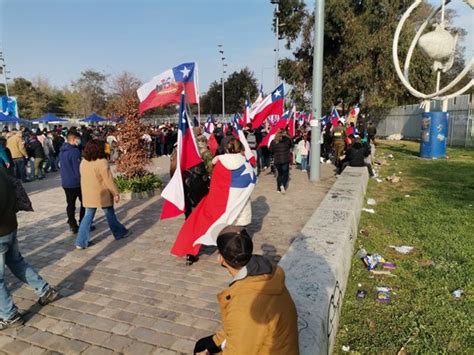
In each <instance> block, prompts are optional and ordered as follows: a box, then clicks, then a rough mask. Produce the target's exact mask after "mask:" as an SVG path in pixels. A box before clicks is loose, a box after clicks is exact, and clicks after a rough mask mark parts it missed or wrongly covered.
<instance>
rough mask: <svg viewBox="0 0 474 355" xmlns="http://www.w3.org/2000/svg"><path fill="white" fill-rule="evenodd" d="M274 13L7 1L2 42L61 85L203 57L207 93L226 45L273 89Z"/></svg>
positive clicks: (0, 25) (200, 0)
mask: <svg viewBox="0 0 474 355" xmlns="http://www.w3.org/2000/svg"><path fill="white" fill-rule="evenodd" d="M344 1H345V0H344ZM430 2H431V3H439V1H435V0H430ZM307 3H308V4H309V6H313V4H314V1H311V0H310V1H307ZM454 3H455V4H454V5H455V7H456V8H460V9H462V10H463V11H462V13H463V15H462V16H461V17H460V18H458V19H457V20H456V23H459V24H461V23H462V24H464V25H470V27H471V28H472V25H473V23H474V21H473V17H472V16H473V15H472V14H470V12H471V13H472V12H473V10H469V8H468V7H467V6H466V5H465V4H464V3H463V2H462V1H461V0H454ZM272 11H273V5H272V4H270V1H269V0H186V1H185V0H96V1H92V0H0V38H1V43H0V47H3V50H4V52H5V57H6V61H7V65H8V69H9V70H10V71H11V74H10V76H11V77H16V76H23V77H26V78H29V79H32V78H34V77H37V76H41V77H45V78H48V79H49V80H50V82H51V83H53V84H54V85H58V86H62V85H65V84H68V83H70V81H71V80H74V79H77V78H78V76H79V74H80V72H81V71H82V70H85V69H88V68H93V69H96V70H99V71H103V72H105V73H108V74H116V73H120V72H122V71H124V70H127V71H130V72H132V73H133V74H135V75H136V76H138V77H139V78H140V79H141V80H144V81H146V80H148V79H150V78H151V77H152V76H154V75H156V74H158V73H160V72H162V71H164V70H165V69H168V68H171V67H173V66H175V65H178V64H180V63H183V62H188V61H197V62H198V64H199V76H200V91H201V92H204V91H206V90H207V88H208V86H209V84H210V82H212V81H213V80H219V78H220V75H221V74H220V73H221V66H220V65H221V62H220V57H219V54H218V52H217V44H223V45H224V50H225V57H226V58H227V60H226V61H227V63H228V68H227V69H228V70H227V72H228V73H229V72H233V71H234V70H239V69H241V68H242V67H244V66H249V67H250V68H251V69H252V70H253V71H254V72H255V76H256V77H257V78H258V79H259V80H260V79H261V74H262V68H266V69H264V71H263V84H264V88H265V91H270V90H271V89H272V87H273V83H274V71H273V69H270V68H268V67H272V66H273V65H274V52H273V48H274V46H275V37H274V34H273V32H272V31H271V22H272ZM471 33H472V35H474V31H471ZM472 35H471V42H472V38H473V37H472ZM282 47H283V41H281V42H280V48H282ZM472 48H473V46H472V45H470V47H469V52H470V55H471V56H472ZM285 53H288V51H285V50H282V52H281V54H282V56H283V55H284V54H285Z"/></svg>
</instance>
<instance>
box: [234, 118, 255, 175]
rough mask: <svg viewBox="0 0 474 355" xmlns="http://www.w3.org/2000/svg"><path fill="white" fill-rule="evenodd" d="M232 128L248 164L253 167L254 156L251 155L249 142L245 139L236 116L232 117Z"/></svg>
mask: <svg viewBox="0 0 474 355" xmlns="http://www.w3.org/2000/svg"><path fill="white" fill-rule="evenodd" d="M234 126H235V129H236V131H237V139H238V140H239V141H240V143H242V145H243V146H244V148H245V158H246V159H247V160H248V161H249V162H250V164H252V166H255V164H256V160H255V156H254V155H253V153H252V149H250V145H249V142H247V138H245V134H244V132H243V131H242V127H240V124H239V121H238V119H237V115H236V116H234Z"/></svg>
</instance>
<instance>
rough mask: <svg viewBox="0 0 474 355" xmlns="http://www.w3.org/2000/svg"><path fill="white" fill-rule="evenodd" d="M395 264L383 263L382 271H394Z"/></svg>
mask: <svg viewBox="0 0 474 355" xmlns="http://www.w3.org/2000/svg"><path fill="white" fill-rule="evenodd" d="M395 267H396V266H395V264H394V263H391V262H385V263H383V264H382V269H388V270H393V269H395Z"/></svg>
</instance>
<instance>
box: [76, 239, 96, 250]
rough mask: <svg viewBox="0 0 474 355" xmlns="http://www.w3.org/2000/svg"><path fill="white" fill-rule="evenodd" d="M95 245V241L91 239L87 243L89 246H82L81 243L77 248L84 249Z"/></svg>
mask: <svg viewBox="0 0 474 355" xmlns="http://www.w3.org/2000/svg"><path fill="white" fill-rule="evenodd" d="M93 245H95V242H93V241H90V242H89V243H87V247H81V246H80V245H76V249H77V250H84V249H87V248H89V247H91V246H93Z"/></svg>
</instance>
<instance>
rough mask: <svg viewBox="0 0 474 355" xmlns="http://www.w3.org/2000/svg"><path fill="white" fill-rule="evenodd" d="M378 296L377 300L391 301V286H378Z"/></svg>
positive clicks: (382, 301)
mask: <svg viewBox="0 0 474 355" xmlns="http://www.w3.org/2000/svg"><path fill="white" fill-rule="evenodd" d="M376 290H377V296H376V297H375V300H376V301H377V302H381V303H390V291H391V289H390V288H389V287H376Z"/></svg>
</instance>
